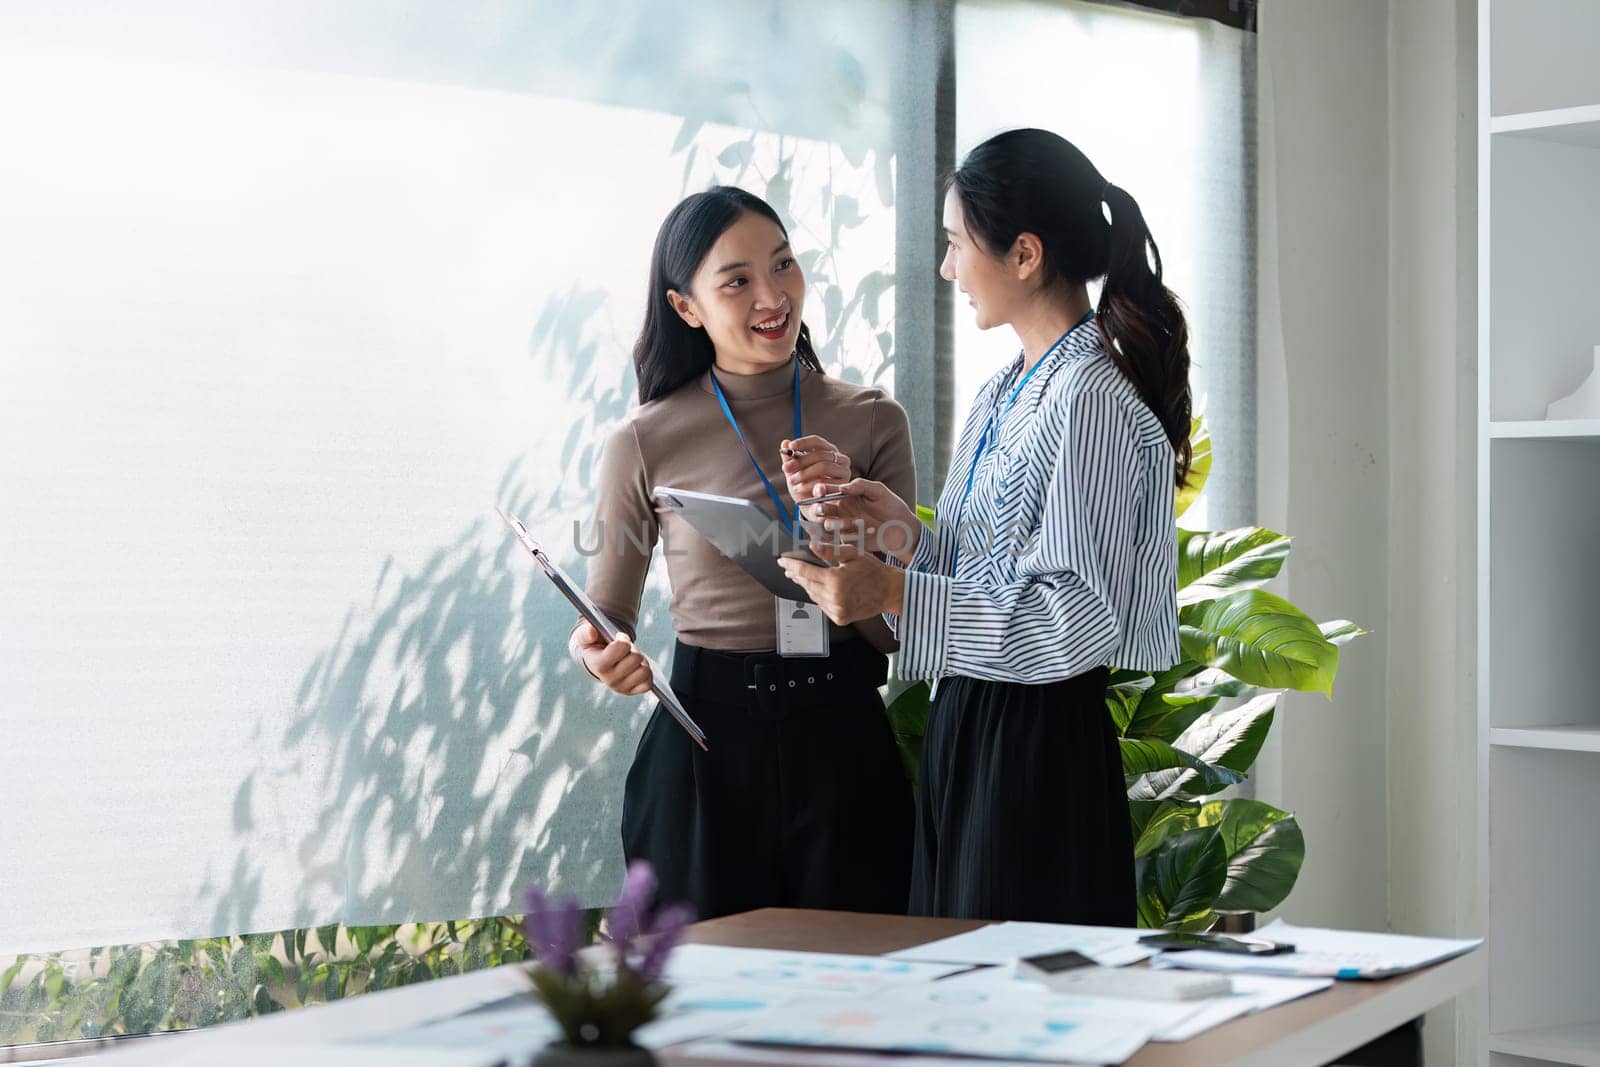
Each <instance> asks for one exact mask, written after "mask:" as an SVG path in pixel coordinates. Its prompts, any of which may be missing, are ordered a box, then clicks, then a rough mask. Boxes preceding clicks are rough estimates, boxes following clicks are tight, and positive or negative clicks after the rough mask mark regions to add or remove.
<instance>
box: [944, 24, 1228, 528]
mask: <svg viewBox="0 0 1600 1067" xmlns="http://www.w3.org/2000/svg"><path fill="white" fill-rule="evenodd" d="M1254 92H1255V35H1254V34H1251V33H1245V32H1243V31H1240V30H1236V29H1231V28H1229V27H1226V26H1222V25H1220V24H1218V23H1215V22H1211V21H1207V20H1203V19H1189V18H1175V17H1171V16H1167V15H1160V14H1153V13H1151V12H1149V11H1147V10H1144V9H1139V8H1132V7H1112V6H1108V5H1106V4H1092V3H1079V2H1073V0H960V2H959V3H958V5H957V7H956V158H957V160H958V161H959V160H960V159H961V158H962V156H964V155H965V154H966V152H967V151H968V150H970V149H971V148H973V147H974V146H975V145H977V144H978V143H979V142H981V141H983V140H984V139H985V138H987V137H989V136H991V135H993V134H995V133H998V132H999V131H1001V130H1004V129H1009V128H1012V127H1017V126H1038V127H1041V128H1043V129H1047V130H1053V131H1054V132H1056V133H1059V134H1061V135H1062V136H1063V137H1065V138H1066V139H1067V140H1069V141H1071V142H1072V143H1073V144H1075V145H1077V146H1078V147H1079V148H1080V149H1082V150H1083V152H1084V153H1085V154H1086V155H1087V156H1088V157H1089V158H1090V159H1091V160H1092V161H1093V162H1094V163H1095V165H1096V166H1097V167H1099V169H1100V171H1101V173H1102V174H1104V175H1105V176H1106V178H1107V180H1108V181H1111V182H1114V183H1115V184H1117V185H1120V186H1122V187H1123V188H1124V189H1126V190H1128V191H1129V192H1130V193H1132V194H1133V196H1134V198H1135V199H1136V200H1138V202H1139V206H1140V208H1141V209H1142V210H1143V212H1144V216H1145V219H1146V221H1147V222H1148V223H1149V224H1150V230H1151V233H1152V234H1154V236H1155V239H1156V243H1157V244H1158V245H1159V246H1160V249H1161V255H1162V261H1163V263H1164V265H1165V268H1166V281H1167V285H1168V287H1169V288H1171V289H1172V290H1173V291H1174V292H1175V293H1177V294H1178V298H1179V299H1180V300H1181V301H1182V302H1183V305H1184V309H1185V312H1186V314H1187V315H1188V318H1189V325H1190V329H1191V354H1192V355H1193V358H1194V373H1193V376H1192V379H1191V381H1192V385H1193V388H1194V394H1195V401H1196V410H1197V411H1201V412H1203V413H1204V414H1205V416H1206V421H1207V423H1208V424H1209V426H1210V430H1211V433H1212V436H1213V438H1214V439H1215V452H1216V456H1215V467H1214V474H1213V477H1212V481H1211V483H1210V489H1209V490H1208V491H1207V493H1206V494H1205V496H1204V497H1203V498H1202V499H1201V501H1200V502H1199V504H1198V505H1197V506H1196V507H1195V508H1194V509H1193V510H1191V511H1190V513H1189V514H1188V515H1187V516H1186V517H1185V520H1184V523H1185V525H1191V526H1196V527H1206V526H1208V525H1210V526H1213V527H1215V526H1222V525H1234V524H1239V523H1244V522H1248V521H1250V519H1251V517H1252V513H1253V511H1254V503H1255V475H1254V469H1255V460H1254V445H1255V433H1254V427H1255V390H1254V381H1255V267H1254V256H1255V116H1254ZM1091 295H1093V296H1095V297H1098V293H1097V292H1095V293H1092V294H1091ZM953 303H954V304H955V305H956V321H955V328H956V355H955V359H956V364H955V373H956V379H955V381H956V387H955V393H956V401H955V402H956V419H957V425H958V426H959V425H960V420H961V419H962V418H963V417H964V416H965V414H966V411H967V408H968V406H969V405H970V403H971V400H972V397H973V396H974V395H975V394H976V393H977V391H978V388H979V387H980V386H981V385H982V384H983V382H984V381H985V380H987V379H988V378H989V376H990V375H992V374H993V373H994V372H995V371H996V370H997V369H999V368H1000V366H1002V365H1003V364H1004V363H1005V362H1006V361H1007V360H1009V359H1010V358H1011V357H1012V356H1014V355H1015V354H1016V352H1017V344H1016V339H1015V335H1014V334H1012V333H1011V331H1010V330H1009V329H1007V328H1000V329H995V330H991V331H989V332H988V333H982V332H979V331H978V330H977V329H976V328H975V327H974V326H973V323H972V317H971V314H970V312H969V310H968V309H967V307H966V305H965V302H964V301H961V300H955V301H953Z"/></svg>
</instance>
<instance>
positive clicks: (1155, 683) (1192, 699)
mask: <svg viewBox="0 0 1600 1067" xmlns="http://www.w3.org/2000/svg"><path fill="white" fill-rule="evenodd" d="M1199 670H1200V666H1199V665H1198V664H1195V663H1189V662H1187V661H1185V662H1183V663H1180V664H1178V665H1177V666H1176V667H1173V668H1171V669H1170V670H1165V671H1161V672H1159V673H1157V674H1154V675H1150V674H1145V675H1141V676H1139V677H1138V679H1137V680H1136V681H1132V682H1125V683H1123V684H1122V685H1120V686H1116V687H1114V688H1116V690H1117V691H1118V693H1119V694H1122V695H1123V700H1124V703H1125V704H1126V707H1125V708H1124V709H1123V712H1122V713H1121V714H1118V713H1117V711H1116V710H1113V715H1114V717H1116V718H1118V723H1117V728H1118V732H1119V733H1121V734H1122V735H1124V736H1126V737H1137V738H1153V739H1154V740H1157V741H1167V742H1171V741H1175V740H1177V737H1178V735H1179V734H1181V733H1183V731H1184V730H1185V729H1186V728H1187V727H1188V725H1189V724H1190V723H1191V722H1193V721H1194V720H1195V719H1197V718H1199V717H1200V716H1201V715H1203V714H1205V713H1206V712H1207V711H1210V710H1211V708H1212V707H1213V706H1215V704H1216V701H1215V700H1211V699H1209V697H1210V694H1209V693H1195V694H1186V695H1183V696H1177V695H1175V694H1174V692H1173V691H1174V690H1175V689H1176V688H1177V687H1178V686H1179V685H1182V684H1184V682H1185V680H1186V679H1187V678H1188V677H1189V676H1190V675H1191V674H1194V673H1196V672H1198V671H1199ZM1110 692H1111V689H1110V688H1108V689H1107V693H1108V694H1109V693H1110ZM1130 698H1131V699H1130Z"/></svg>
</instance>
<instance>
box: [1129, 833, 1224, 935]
mask: <svg viewBox="0 0 1600 1067" xmlns="http://www.w3.org/2000/svg"><path fill="white" fill-rule="evenodd" d="M1133 863H1134V877H1135V879H1136V880H1137V884H1138V897H1139V925H1140V926H1148V927H1158V926H1166V927H1171V928H1174V929H1179V930H1204V929H1206V928H1208V927H1210V926H1211V924H1212V923H1214V922H1215V921H1216V912H1215V910H1214V909H1215V907H1216V903H1217V898H1218V897H1219V896H1220V895H1221V894H1222V889H1223V886H1224V885H1226V884H1227V877H1228V855H1227V852H1226V850H1225V849H1224V847H1223V843H1222V838H1221V836H1220V835H1218V834H1217V832H1216V831H1215V830H1213V829H1212V828H1210V827H1198V828H1196V829H1193V830H1184V831H1182V832H1180V833H1176V834H1172V835H1170V836H1168V837H1167V838H1165V839H1164V840H1163V841H1162V842H1161V844H1160V845H1159V846H1158V847H1157V848H1155V849H1153V850H1152V851H1150V852H1149V853H1147V854H1145V855H1143V856H1140V857H1138V858H1137V859H1135V860H1134V861H1133Z"/></svg>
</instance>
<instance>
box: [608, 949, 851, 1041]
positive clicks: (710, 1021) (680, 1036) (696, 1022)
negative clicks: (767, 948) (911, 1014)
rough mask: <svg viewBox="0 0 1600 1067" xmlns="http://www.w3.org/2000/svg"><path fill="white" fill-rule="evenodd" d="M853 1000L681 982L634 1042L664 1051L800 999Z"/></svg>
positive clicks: (750, 985)
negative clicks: (682, 1042)
mask: <svg viewBox="0 0 1600 1067" xmlns="http://www.w3.org/2000/svg"><path fill="white" fill-rule="evenodd" d="M675 951H678V952H681V951H683V947H679V948H678V949H676V950H675ZM857 995H858V994H856V993H855V992H854V991H853V990H840V991H836V992H834V993H828V994H824V993H820V992H819V991H818V990H817V988H816V987H813V986H805V985H799V984H796V983H794V982H788V983H782V982H684V983H680V984H678V985H675V986H673V987H672V992H671V993H669V994H667V999H666V1000H664V1001H662V1003H661V1008H660V1016H659V1017H658V1018H657V1019H656V1020H655V1022H651V1023H646V1024H645V1025H644V1026H641V1027H640V1028H639V1029H638V1030H637V1031H635V1033H634V1035H633V1040H634V1043H635V1044H638V1045H642V1046H643V1047H645V1048H649V1049H658V1048H665V1047H667V1046H668V1045H676V1044H678V1043H679V1042H680V1041H692V1040H694V1039H695V1038H700V1037H709V1036H711V1035H712V1034H720V1033H722V1032H723V1031H725V1030H730V1029H732V1028H733V1027H736V1026H738V1025H740V1024H741V1023H745V1022H748V1021H750V1020H751V1019H752V1018H754V1017H755V1016H757V1015H759V1014H761V1013H762V1012H765V1011H772V1010H781V1009H782V1008H783V1006H784V1005H786V1004H788V1003H789V1002H790V1001H792V1000H796V999H799V998H801V997H817V996H838V997H840V998H841V999H849V998H853V997H855V996H857Z"/></svg>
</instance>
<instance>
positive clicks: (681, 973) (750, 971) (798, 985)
mask: <svg viewBox="0 0 1600 1067" xmlns="http://www.w3.org/2000/svg"><path fill="white" fill-rule="evenodd" d="M961 969H962V968H961V967H959V966H950V965H948V964H937V963H911V962H905V961H901V960H892V959H886V958H884V957H882V956H849V955H839V954H835V953H829V952H784V951H782V950H779V949H767V948H729V947H727V946H724V945H679V946H678V947H677V948H676V949H674V950H673V952H672V955H671V956H670V957H668V959H667V973H666V980H667V981H668V982H672V983H675V984H676V983H691V982H738V983H741V984H744V983H750V982H755V983H760V984H761V985H763V986H766V987H772V986H780V987H783V986H787V987H792V988H794V989H795V990H797V991H801V990H807V989H809V990H820V991H822V992H832V991H839V992H845V993H857V994H859V993H870V992H873V991H874V990H878V989H883V988H885V987H886V986H891V985H897V984H900V983H905V982H931V981H932V980H933V979H935V978H940V977H943V976H944V975H947V974H953V973H955V972H956V971H959V970H961Z"/></svg>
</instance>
